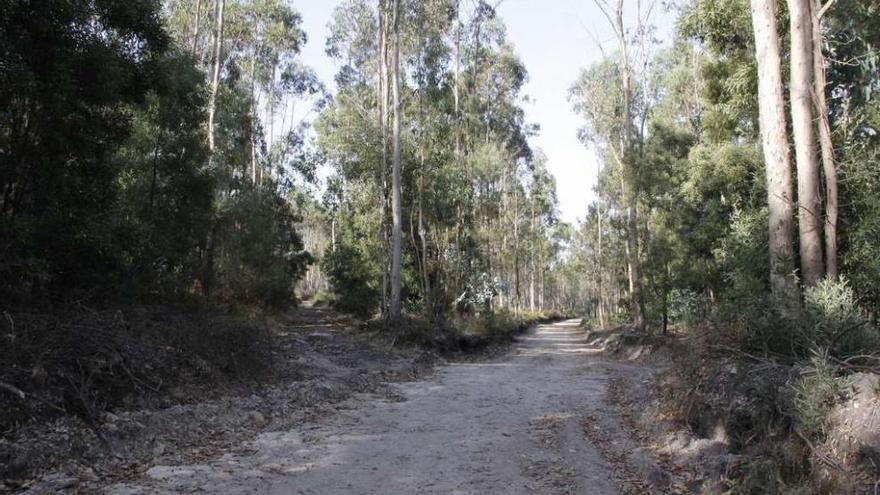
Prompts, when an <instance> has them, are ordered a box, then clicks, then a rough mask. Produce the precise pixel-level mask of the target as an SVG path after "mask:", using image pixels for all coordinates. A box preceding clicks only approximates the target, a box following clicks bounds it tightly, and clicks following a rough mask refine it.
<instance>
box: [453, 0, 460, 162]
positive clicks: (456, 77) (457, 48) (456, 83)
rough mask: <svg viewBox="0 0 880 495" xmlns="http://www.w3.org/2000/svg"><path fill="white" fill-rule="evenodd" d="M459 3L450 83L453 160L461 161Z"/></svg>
mask: <svg viewBox="0 0 880 495" xmlns="http://www.w3.org/2000/svg"><path fill="white" fill-rule="evenodd" d="M460 8H461V1H460V0H456V2H455V49H454V53H455V55H454V57H455V75H454V78H453V81H452V96H453V102H454V105H455V108H454V110H455V115H454V117H455V126H454V128H453V134H454V136H455V159H456V160H460V159H461V107H460V103H459V78H460V77H461V19H460V15H461V14H460V12H459V9H460Z"/></svg>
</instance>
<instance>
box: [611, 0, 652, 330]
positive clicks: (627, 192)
mask: <svg viewBox="0 0 880 495" xmlns="http://www.w3.org/2000/svg"><path fill="white" fill-rule="evenodd" d="M615 24H616V26H615V30H616V32H617V36H618V41H619V43H620V53H621V59H622V64H621V65H622V71H623V74H622V82H623V100H624V101H623V114H624V115H623V117H624V121H623V124H624V128H623V135H622V142H621V146H620V150H619V156H618V161H619V163H620V167H621V183H622V184H621V185H622V191H621V194H622V196H623V198H624V202H625V205H626V252H627V256H626V258H627V272H628V274H629V283H630V297H631V298H632V313H633V315H632V316H633V327H635V328H636V329H638V330H644V328H645V326H646V324H647V322H646V320H645V301H644V295H643V293H642V280H641V266H640V260H639V251H638V218H637V216H638V212H637V210H636V201H637V194H636V190H635V171H634V170H633V164H632V162H631V160H632V159H631V155H632V147H633V139H632V130H633V108H632V106H633V87H632V66H631V64H630V59H629V41H628V40H627V35H626V27H625V26H624V23H623V0H618V2H617V9H616V10H615Z"/></svg>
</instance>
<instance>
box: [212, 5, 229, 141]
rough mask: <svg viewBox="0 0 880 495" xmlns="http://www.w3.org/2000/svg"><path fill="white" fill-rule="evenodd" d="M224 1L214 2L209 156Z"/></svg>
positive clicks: (218, 80) (218, 78)
mask: <svg viewBox="0 0 880 495" xmlns="http://www.w3.org/2000/svg"><path fill="white" fill-rule="evenodd" d="M225 5H226V0H214V47H213V51H212V54H211V90H210V93H209V95H208V151H209V152H210V154H211V156H213V155H214V150H215V149H216V147H215V144H214V119H215V117H216V113H217V91H218V90H219V89H220V66H221V65H223V63H222V58H223V57H222V56H223V9H224V7H225Z"/></svg>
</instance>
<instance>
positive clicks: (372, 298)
mask: <svg viewBox="0 0 880 495" xmlns="http://www.w3.org/2000/svg"><path fill="white" fill-rule="evenodd" d="M370 268H371V267H370V264H369V262H367V261H366V260H365V259H364V255H363V253H362V252H361V251H359V250H358V249H356V248H355V247H352V246H348V245H344V244H343V245H339V246H337V247H336V249H335V250H333V249H331V250H330V251H329V252H327V253H325V254H324V259H323V260H322V269H323V270H324V272H325V273H327V276H328V277H329V279H330V284H331V287H333V291H334V292H335V294H336V301H335V303H334V305H335V307H336V308H339V309H340V310H342V311H346V312H349V313H353V314H356V315H359V316H370V315H372V314H373V313H374V312H375V311H376V309H377V308H378V307H379V288H378V287H377V282H378V277H377V276H376V275H377V274H376V272H375V271H374V270H372V269H370Z"/></svg>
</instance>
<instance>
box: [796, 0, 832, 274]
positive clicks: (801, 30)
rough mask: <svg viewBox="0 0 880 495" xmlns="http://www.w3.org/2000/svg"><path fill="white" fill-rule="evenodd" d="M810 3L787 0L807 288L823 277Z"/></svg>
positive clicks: (804, 269) (802, 268) (799, 198)
mask: <svg viewBox="0 0 880 495" xmlns="http://www.w3.org/2000/svg"><path fill="white" fill-rule="evenodd" d="M810 1H811V0H788V12H789V20H790V23H791V24H790V31H791V61H790V64H791V89H790V92H791V121H792V131H793V132H792V134H793V135H794V147H795V156H796V158H797V185H798V232H799V240H800V261H801V277H802V279H803V282H804V284H805V285H807V286H813V285H816V284H817V283H819V281H820V280H822V278H823V277H824V275H825V264H824V262H823V259H822V212H821V204H822V201H821V199H820V196H819V184H820V182H819V157H818V154H817V150H816V127H815V125H814V124H813V19H812V17H813V16H812V13H811V8H810Z"/></svg>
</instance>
